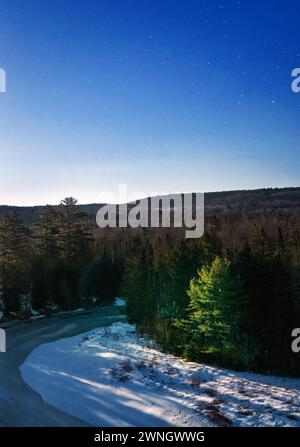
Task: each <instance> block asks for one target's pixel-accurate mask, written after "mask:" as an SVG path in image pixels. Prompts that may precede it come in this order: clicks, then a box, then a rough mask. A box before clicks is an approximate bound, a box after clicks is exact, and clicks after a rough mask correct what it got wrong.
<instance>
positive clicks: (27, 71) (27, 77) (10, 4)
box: [0, 0, 300, 205]
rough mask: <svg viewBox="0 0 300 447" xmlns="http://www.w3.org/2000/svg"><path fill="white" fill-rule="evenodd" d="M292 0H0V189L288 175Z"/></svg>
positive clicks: (152, 188)
mask: <svg viewBox="0 0 300 447" xmlns="http://www.w3.org/2000/svg"><path fill="white" fill-rule="evenodd" d="M299 23H300V2H299V1H291V0H290V1H287V0H274V1H272V2H270V1H265V2H262V1H261V0H260V1H258V0H251V1H250V0H247V1H246V0H241V1H230V0H226V1H225V0H219V1H215V0H209V1H197V0H194V1H193V0H181V1H176V0H172V1H171V0H151V1H150V0H91V1H83V0H63V1H62V0H26V1H24V0H0V67H2V68H4V69H5V70H6V72H7V93H5V94H0V157H1V163H0V203H2V204H4V203H5V204H18V205H29V204H45V203H58V202H59V200H60V199H61V198H63V197H65V196H66V195H74V196H76V197H77V198H78V199H79V201H80V202H81V203H87V202H98V201H101V200H103V197H104V195H103V193H102V192H103V191H112V192H117V189H118V184H119V183H127V184H128V187H129V191H130V192H133V191H141V192H145V194H149V193H152V192H179V191H182V192H183V191H191V190H193V191H215V190H226V189H244V188H257V187H269V186H299V185H300V157H299V141H300V125H299V124H300V93H299V94H295V93H293V92H292V91H291V82H292V78H291V72H292V69H293V68H295V67H299V66H300V32H299Z"/></svg>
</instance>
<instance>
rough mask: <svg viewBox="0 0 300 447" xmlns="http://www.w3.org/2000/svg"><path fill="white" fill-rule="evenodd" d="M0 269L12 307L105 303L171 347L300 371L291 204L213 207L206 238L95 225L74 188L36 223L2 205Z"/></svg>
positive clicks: (299, 235) (298, 242)
mask: <svg viewBox="0 0 300 447" xmlns="http://www.w3.org/2000/svg"><path fill="white" fill-rule="evenodd" d="M0 280H1V282H2V284H3V299H2V298H1V299H2V301H3V300H4V306H3V305H2V304H1V303H0V304H1V306H0V310H1V313H2V314H3V313H4V314H5V316H6V317H9V316H10V315H11V314H17V315H20V314H22V313H24V312H25V313H26V310H24V309H22V306H20V296H23V297H24V296H27V295H30V297H31V298H32V306H33V308H34V309H36V310H44V311H45V310H46V311H47V309H48V310H49V309H51V307H54V306H56V307H57V308H59V309H62V310H68V309H74V308H78V307H80V306H89V305H102V304H108V303H110V302H111V300H112V299H113V298H114V297H115V296H117V295H118V294H119V293H121V294H122V295H123V296H124V297H125V298H126V300H127V313H128V317H129V320H130V321H131V322H134V323H136V324H137V326H138V328H139V330H140V331H141V333H147V334H149V335H151V336H153V337H155V339H156V341H157V342H158V343H159V344H160V346H161V348H162V349H163V350H165V351H168V352H171V353H174V354H176V355H180V356H182V357H184V358H185V359H187V360H193V361H199V362H206V363H212V364H218V365H222V366H226V367H232V368H236V369H243V370H245V369H246V370H251V371H257V372H264V373H276V374H282V375H297V374H298V375H299V373H300V358H299V355H298V356H297V354H295V353H293V352H292V350H291V342H292V339H291V332H292V330H293V329H294V328H295V327H299V321H300V223H299V221H298V220H297V219H295V216H291V217H289V216H277V217H274V216H273V215H272V216H270V217H268V218H267V217H265V218H262V217H261V216H254V217H253V218H252V219H251V220H250V219H249V218H247V216H246V217H244V218H240V217H239V218H238V220H232V219H230V216H228V215H224V216H218V217H216V216H208V217H207V219H206V226H205V233H204V235H203V237H202V238H200V239H185V237H184V231H183V230H181V229H175V228H171V229H144V228H143V229H141V228H137V229H125V228H122V229H121V228H115V229H108V228H107V229H99V228H97V227H96V225H95V224H94V225H93V224H92V223H91V222H89V220H88V219H87V218H86V216H85V215H84V214H83V213H82V211H81V208H80V206H79V205H78V203H77V201H76V199H74V198H72V197H69V198H66V199H64V200H62V202H61V203H60V205H59V206H55V207H53V206H47V207H45V208H44V210H43V211H42V212H41V214H40V216H39V219H38V221H37V222H36V223H35V225H34V226H33V227H30V228H28V227H27V226H25V225H24V224H23V223H22V221H21V219H20V217H19V216H18V215H17V214H16V213H12V214H8V213H2V214H1V215H0Z"/></svg>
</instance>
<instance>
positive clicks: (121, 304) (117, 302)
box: [114, 297, 126, 307]
mask: <svg viewBox="0 0 300 447" xmlns="http://www.w3.org/2000/svg"><path fill="white" fill-rule="evenodd" d="M114 306H117V307H124V306H126V300H124V298H121V297H117V298H116V299H115V302H114Z"/></svg>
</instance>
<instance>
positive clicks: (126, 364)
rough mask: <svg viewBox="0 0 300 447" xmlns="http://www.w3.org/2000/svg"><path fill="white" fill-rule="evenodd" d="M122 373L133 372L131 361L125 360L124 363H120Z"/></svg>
mask: <svg viewBox="0 0 300 447" xmlns="http://www.w3.org/2000/svg"><path fill="white" fill-rule="evenodd" d="M120 367H121V369H122V371H125V372H127V373H131V372H132V371H133V369H134V368H133V364H132V362H131V360H129V359H128V360H125V361H124V362H122V363H121V365H120Z"/></svg>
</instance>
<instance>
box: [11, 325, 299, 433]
mask: <svg viewBox="0 0 300 447" xmlns="http://www.w3.org/2000/svg"><path fill="white" fill-rule="evenodd" d="M20 369H21V373H22V377H23V379H24V380H25V382H26V383H27V384H28V385H30V386H31V387H32V388H33V389H35V390H36V391H38V392H39V393H40V394H41V395H42V397H43V399H44V400H45V401H46V402H47V403H49V404H50V405H52V406H54V407H56V408H59V409H60V410H62V411H64V412H66V413H68V414H71V415H72V416H75V417H77V418H80V419H82V420H84V421H86V422H88V423H89V424H91V425H93V426H148V427H149V426H187V427H188V426H224V425H225V426H230V425H234V426H300V379H286V378H280V377H274V376H264V375H259V374H250V373H237V372H234V371H230V370H225V369H221V368H215V367H210V366H206V365H202V364H197V363H192V362H184V361H183V360H182V359H181V358H178V357H175V356H172V355H167V354H163V353H161V352H160V351H159V350H158V349H157V348H155V347H154V343H153V342H151V340H148V339H147V338H140V337H138V335H137V333H136V330H135V327H134V326H133V325H129V324H128V323H124V322H118V323H114V324H112V325H111V326H109V327H105V328H99V329H96V330H93V331H90V332H87V333H85V334H81V335H79V336H76V337H72V338H66V339H62V340H58V341H56V342H54V343H49V344H43V345H40V346H39V347H38V348H36V349H35V350H34V351H33V352H32V353H31V354H30V355H29V357H28V358H27V360H26V361H25V363H24V364H23V365H22V366H21V368H20Z"/></svg>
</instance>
